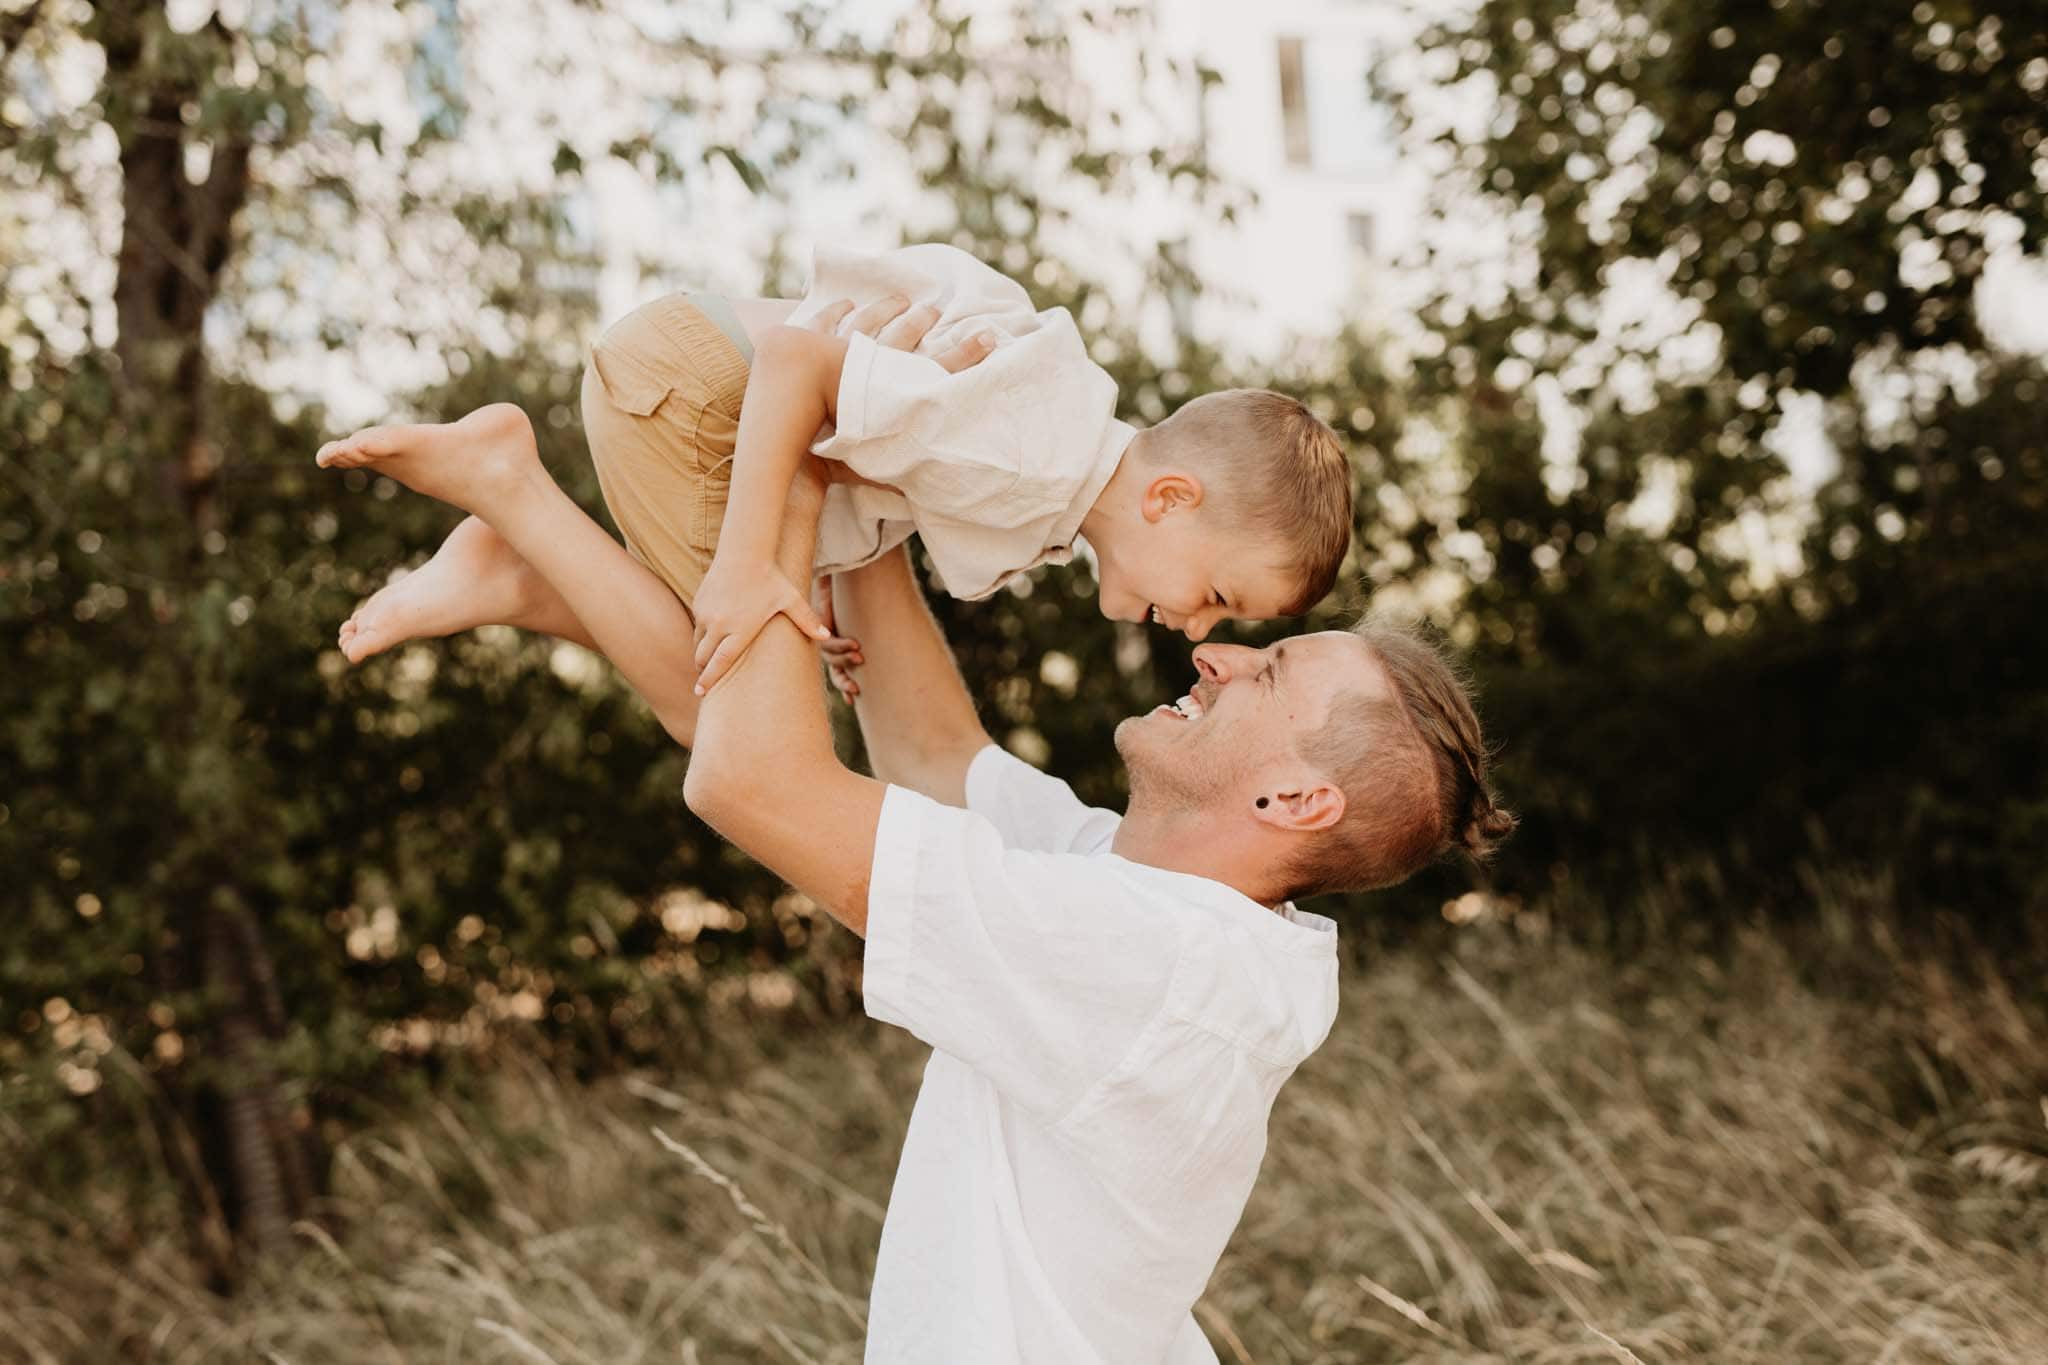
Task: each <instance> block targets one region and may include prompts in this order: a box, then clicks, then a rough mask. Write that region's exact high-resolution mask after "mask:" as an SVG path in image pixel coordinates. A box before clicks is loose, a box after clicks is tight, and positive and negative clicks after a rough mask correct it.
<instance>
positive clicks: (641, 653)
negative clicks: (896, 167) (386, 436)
mask: <svg viewBox="0 0 2048 1365" xmlns="http://www.w3.org/2000/svg"><path fill="white" fill-rule="evenodd" d="M909 344H912V345H914V344H915V341H914V339H913V340H911V342H910V343H909ZM377 463H378V465H379V467H380V468H381V469H382V471H383V472H385V473H387V474H390V475H391V476H392V477H394V478H397V479H399V480H400V481H402V482H404V483H406V484H407V485H408V486H410V487H413V488H415V489H417V490H418V491H421V492H425V493H428V494H430V495H432V496H436V497H440V498H443V499H444V500H446V501H449V502H452V503H454V504H456V505H457V506H459V507H462V508H464V509H466V510H468V511H470V512H472V513H475V514H476V515H477V516H478V517H480V518H481V519H482V520H483V521H484V522H486V523H488V524H489V525H490V526H491V527H492V528H493V529H494V530H495V531H496V532H497V534H498V535H500V536H502V537H503V538H504V540H505V541H506V542H507V543H508V545H509V546H510V547H511V548H512V549H513V550H514V551H516V552H517V553H518V554H519V555H521V556H522V557H523V558H524V559H525V560H526V562H527V563H528V564H530V565H531V566H532V568H533V570H534V571H535V572H536V573H537V574H539V575H540V576H541V577H543V578H545V579H546V580H547V582H548V583H549V584H550V585H552V587H553V588H554V589H555V590H556V591H557V592H559V593H560V595H561V598H562V601H563V602H564V604H565V605H566V607H567V608H568V609H569V610H570V611H572V612H573V613H574V615H575V617H576V618H577V619H578V620H580V622H581V624H582V626H583V627H585V628H586V629H587V631H588V634H589V637H590V638H591V640H592V641H593V642H594V643H595V644H596V645H597V647H598V648H600V649H601V650H602V651H603V652H604V653H605V654H606V655H607V656H608V657H609V658H610V659H611V660H612V662H613V663H614V664H615V665H617V666H618V667H619V668H620V669H621V671H622V672H623V673H624V674H625V675H626V677H627V679H628V680H629V681H630V682H632V683H633V685H634V686H635V687H636V688H637V689H639V690H640V691H641V692H642V694H643V695H644V696H646V697H647V698H648V699H649V701H650V702H651V703H652V704H653V705H654V706H655V708H656V710H657V712H660V713H662V715H663V721H664V724H666V725H668V727H669V728H670V730H671V732H672V733H676V734H678V735H679V736H682V735H688V734H691V733H692V732H694V739H695V754H694V757H693V759H692V762H691V765H690V771H689V775H688V779H687V781H686V783H685V788H684V794H685V797H686V799H687V800H688V802H689V804H690V806H691V808H692V809H693V810H695V811H696V812H698V813H699V814H700V815H701V816H703V817H704V818H705V819H706V820H707V821H709V822H710V823H711V824H712V825H714V826H715V827H716V828H717V829H718V830H719V831H720V832H721V833H722V834H724V835H726V836H727V837H728V838H730V839H731V840H732V841H733V842H734V843H735V844H737V845H739V846H740V847H741V848H743V849H745V850H747V851H748V852H749V853H751V854H752V855H754V856H755V857H756V858H757V859H759V860H760V861H761V862H762V863H764V864H765V865H766V866H768V867H769V868H770V869H772V870H774V871H775V872H777V873H778V874H780V875H781V876H783V877H784V878H785V879H787V880H788V881H789V882H790V883H791V884H793V885H794V886H796V887H797V888H798V889H800V890H802V891H803V892H805V893H807V894H808V895H809V896H811V897H812V899H813V900H815V901H816V902H817V903H818V904H819V905H820V906H821V907H822V908H824V909H825V910H826V911H827V912H829V913H830V914H831V915H832V916H833V917H834V918H836V919H838V920H839V921H840V922H841V923H842V924H844V925H846V927H847V928H849V929H851V930H852V931H853V932H854V933H856V934H860V935H862V936H864V937H865V938H866V939H867V948H866V996H867V1008H868V1011H869V1013H870V1014H872V1015H874V1016H875V1017H876V1018H878V1019H882V1020H884V1021H886V1022H890V1023H895V1024H898V1025H901V1026H903V1027H905V1028H908V1029H910V1030H911V1031H912V1032H914V1033H916V1034H917V1035H918V1036H919V1037H920V1038H922V1039H924V1040H925V1041H926V1042H928V1043H930V1044H931V1045H932V1047H933V1048H934V1054H933V1057H932V1060H931V1063H930V1064H929V1066H928V1067H927V1069H926V1073H925V1078H924V1083H923V1086H922V1088H921V1090H920V1092H919V1095H918V1099H917V1104H916V1107H915V1109H914V1111H913V1114H912V1118H911V1126H910V1132H909V1135H908V1137H907V1138H906V1140H905V1145H904V1154H903V1160H902V1163H901V1165H900V1167H899V1169H898V1173H897V1179H896V1187H895V1190H894V1192H893V1194H892V1195H891V1198H890V1204H889V1212H888V1216H887V1219H886V1221H885V1223H884V1226H883V1232H882V1246H881V1252H880V1256H879V1259H878V1263H877V1266H876V1272H875V1286H874V1295H873V1302H872V1306H871V1309H870V1314H869V1340H868V1348H867V1358H868V1359H869V1360H870V1361H875V1362H888V1363H889V1365H895V1363H896V1362H931V1363H932V1365H958V1363H959V1362H971V1361H972V1362H978V1361H996V1362H1012V1361H1014V1362H1040V1361H1044V1362H1056V1363H1057V1365H1081V1363H1083V1362H1104V1363H1105V1365H1108V1363H1110V1362H1115V1363H1116V1365H1121V1363H1122V1362H1130V1361H1165V1362H1171V1363H1172V1365H1184V1363H1185V1362H1198V1361H1199V1362H1208V1361H1213V1360H1214V1359H1215V1356H1214V1353H1213V1352H1212V1351H1211V1350H1210V1348H1209V1346H1208V1344H1207V1343H1206V1341H1205V1340H1204V1339H1203V1337H1202V1334H1201V1332H1200V1330H1199V1329H1198V1328H1197V1327H1196V1325H1195V1323H1194V1319H1193V1317H1192V1315H1191V1312H1190V1309H1191V1307H1192V1305H1193V1304H1194V1302H1195V1300H1196V1298H1197V1297H1198V1296H1199V1295H1200V1293H1201V1291H1202V1287H1203V1285H1204V1283H1205V1282H1206V1281H1207V1279H1208V1276H1209V1274H1210V1272H1211V1270H1212V1269H1213V1268H1214V1266H1215V1263H1216V1260H1217V1258H1218V1256H1219V1255H1220V1254H1221V1253H1222V1250H1223V1247H1224V1244H1225V1243H1226V1241H1227V1240H1228V1238H1229V1235H1230V1232H1231V1229H1232V1228H1233V1227H1234V1226H1235V1225H1236V1222H1237V1219H1238V1217H1239V1215H1240V1214H1241V1213H1242V1211H1243V1208H1244V1203H1245V1200H1246V1198H1247V1197H1248V1196H1249V1194H1250V1191H1251V1187H1252V1184H1253V1182H1254V1180H1255V1179H1256V1177H1257V1173H1258V1166H1259V1162H1260V1158H1261V1156H1262V1154H1263V1151H1264V1146H1265V1128H1266V1120H1267V1115H1268V1113H1269V1111H1270V1109H1271V1107H1272V1102H1273V1098H1274V1096H1275V1094H1276V1093H1277V1092H1278V1090H1279V1087H1280V1085H1281V1084H1282V1082H1284V1081H1285V1080H1286V1079H1287V1077H1288V1076H1289V1075H1290V1074H1292V1072H1293V1070H1294V1068H1295V1067H1296V1066H1297V1065H1299V1063H1300V1062H1301V1061H1302V1059H1303V1058H1305V1057H1306V1056H1307V1055H1308V1054H1309V1053H1310V1052H1312V1051H1313V1050H1314V1049H1315V1048H1316V1047H1317V1045H1319V1044H1320V1043H1321V1042H1322V1039H1323V1037H1324V1036H1325V1034H1326V1033H1327V1031H1328V1029H1329V1026H1330V1021H1331V1019H1332V1017H1333V1016H1334V1013H1335V1008H1336V978H1337V965H1336V935H1335V932H1334V926H1332V925H1331V923H1330V922H1329V921H1328V920H1327V919H1324V918H1322V917H1320V916H1316V915H1309V914H1304V913H1302V912H1301V911H1298V910H1296V909H1295V908H1294V907H1293V906H1292V905H1291V904H1290V903H1289V901H1290V898H1292V897H1296V896H1303V895H1309V894H1314V893H1317V892H1322V891H1331V890H1340V889H1349V888H1365V887H1372V886H1381V885H1387V884H1390V883H1392V882H1395V881H1399V880H1401V879H1402V878H1404V877H1406V876H1407V875H1409V874H1410V873H1411V872H1413V871H1414V870H1416V869H1417V868H1419V867H1420V866H1422V865H1423V864H1425V863H1427V862H1428V861H1430V860H1431V859H1433V858H1435V857H1436V856H1438V855H1439V854H1440V853H1442V852H1443V851H1445V850H1446V849H1448V848H1451V847H1463V848H1466V849H1468V850H1470V851H1473V852H1484V851H1485V849H1486V847H1487V846H1488V845H1489V843H1490V842H1491V841H1492V840H1494V839H1496V838H1498V837H1500V836H1502V835H1504V834H1505V833H1506V831H1507V829H1508V828H1509V827H1510V825H1511V824H1512V820H1511V818H1510V817H1509V816H1507V815H1506V813H1505V812H1502V811H1500V810H1498V809H1497V808H1496V807H1495V806H1494V805H1493V803H1492V800H1491V798H1490V796H1489V795H1488V793H1487V790H1486V784H1485V758H1484V748H1483V745H1482V743H1481V740H1480V737H1479V731H1478V725H1477V723H1476V721H1475V720H1474V719H1473V716H1472V711H1471V708H1470V706H1469V705H1468V703H1467V702H1466V699H1465V697H1464V694H1463V692H1462V690H1461V689H1460V688H1459V687H1458V685H1457V682H1456V680H1455V679H1454V678H1453V677H1452V675H1451V674H1450V673H1449V672H1448V671H1447V670H1446V669H1445V668H1444V666H1443V665H1442V663H1441V662H1440V661H1439V660H1438V659H1437V658H1436V656H1435V655H1434V654H1433V653H1431V652H1430V651H1429V650H1428V649H1427V648H1426V647H1424V646H1421V645H1419V644H1417V643H1416V642H1414V641H1413V640H1410V639H1408V638H1407V637H1405V636H1401V635H1399V634H1395V633H1390V632H1386V631H1379V630H1364V631H1357V632H1342V631H1337V632H1326V633H1323V634H1318V635H1306V636H1298V637H1296V638H1293V639H1290V640H1287V641H1284V642H1282V643H1280V644H1277V645H1274V646H1272V647H1269V648H1267V649H1262V650H1253V649H1245V648H1240V647H1233V646H1222V645H1204V646H1202V647H1201V648H1199V649H1198V650H1197V651H1196V654H1195V664H1196V669H1197V672H1198V675H1199V676H1198V678H1197V679H1196V681H1195V682H1194V684H1193V686H1192V688H1191V689H1190V692H1189V694H1188V695H1187V696H1185V697H1183V698H1182V699H1181V700H1180V701H1179V702H1177V703H1175V704H1174V705H1172V706H1162V707H1159V708H1156V709H1155V710H1153V711H1152V712H1151V713H1150V714H1148V715H1145V716H1139V717H1133V718H1132V719H1129V720H1126V721H1124V722H1123V723H1122V724H1121V725H1120V726H1119V727H1118V729H1117V732H1116V744H1117V748H1118V750H1119V752H1120V754H1121V755H1122V757H1123V758H1124V761H1125V763H1126V765H1127V767H1128V769H1129V773H1130V787H1131V802H1130V806H1129V808H1128V809H1127V811H1126V812H1125V814H1124V815H1123V816H1122V817H1121V818H1119V817H1118V816H1116V815H1114V814H1113V813H1111V812H1108V811H1102V810H1091V809H1089V808H1088V807H1086V806H1084V805H1082V804H1081V802H1080V801H1079V800H1077V799H1076V798H1075V796H1074V795H1073V793H1072V792H1071V791H1070V790H1069V789H1068V788H1067V787H1066V786H1065V785H1064V784H1062V783H1060V782H1057V781H1055V780H1054V779H1052V778H1050V777H1046V776H1044V775H1042V774H1040V773H1038V772H1036V771H1035V770H1033V769H1031V768H1029V767H1027V766H1026V765H1024V764H1022V763H1021V762H1019V761H1018V760H1016V759H1014V758H1012V757H1010V756H1009V755H1007V754H1005V753H1004V752H1003V751H1001V750H1000V749H998V748H996V747H995V746H994V745H993V744H991V743H990V741H989V738H988V735H987V734H986V733H985V732H984V731H983V729H982V728H981V725H980V723H979V721H978V720H977V719H976V717H975V713H974V708H973V706H972V704H971V702H970V700H969V697H968V694H967V691H966V688H965V687H964V686H963V685H962V683H961V681H960V677H959V674H958V673H957V671H956V670H955V669H954V667H953V664H952V661H951V658H950V656H949V655H948V653H947V650H946V646H945V642H944V639H943V638H942V636H941V635H940V633H939V631H938V629H937V627H936V625H935V624H934V622H933V621H932V619H931V617H930V615H929V614H928V612H927V611H926V610H925V608H924V605H923V602H922V599H921V597H920V596H919V594H918V591H917V588H916V585H915V582H914V580H913V578H912V576H911V573H910V568H909V565H908V562H907V560H906V558H905V557H904V554H903V553H902V552H898V553H896V554H894V555H891V556H889V557H887V558H884V559H882V560H879V561H876V562H875V563H873V564H871V565H868V566H867V567H865V568H863V569H860V570H858V571H857V572H855V573H853V574H849V575H846V576H844V577H843V578H842V579H841V580H840V581H839V582H838V583H837V584H836V585H835V588H834V606H835V612H836V616H837V620H838V624H839V626H840V627H841V629H842V630H844V632H845V633H846V634H847V635H848V636H850V637H852V638H855V639H858V640H861V641H863V642H864V643H865V644H866V645H867V646H868V647H869V648H868V649H866V650H865V651H864V657H865V660H866V661H865V662H864V663H863V664H862V666H861V667H862V674H861V685H860V688H859V696H858V701H857V709H858V714H859V718H860V722H861V725H862V727H863V730H864V733H865V734H866V736H867V739H868V743H869V748H870V752H871V753H872V755H873V757H874V761H875V766H876V774H877V775H876V776H875V777H872V778H871V777H866V776H862V775H860V774H857V773H854V772H851V771H849V770H848V769H847V768H846V767H844V766H843V765H842V764H841V763H840V762H839V760H838V758H837V757H836V756H835V754H834V752H833V749H832V742H831V733H830V729H829V726H828V724H827V720H826V713H825V704H824V698H823V695H822V692H821V689H820V688H819V686H818V672H817V670H818V664H817V655H816V651H815V646H814V645H813V644H812V642H810V641H808V640H806V639H805V638H804V637H803V636H802V635H801V634H799V633H798V631H797V629H796V628H795V627H794V626H793V625H791V624H789V623H788V621H787V618H780V617H779V618H777V619H776V620H775V621H774V622H772V623H771V624H770V626H769V627H768V628H767V629H765V630H764V631H763V632H762V634H761V635H760V636H759V637H758V639H757V641H756V642H755V644H754V645H753V647H752V648H751V649H750V650H749V651H748V653H747V654H746V655H745V656H744V657H743V658H742V659H741V660H740V661H739V663H738V664H737V665H736V666H735V667H734V669H733V670H732V674H731V675H730V676H729V678H728V682H729V683H730V684H734V685H726V684H721V685H720V686H718V687H717V688H714V689H713V690H712V691H711V693H710V695H708V696H706V697H705V698H703V699H702V700H701V702H697V701H695V699H694V698H691V697H688V696H686V695H680V694H679V690H678V689H677V688H676V687H675V686H674V685H673V683H672V674H671V673H670V672H668V671H666V665H667V663H669V662H670V661H671V658H672V653H673V649H674V647H675V646H674V642H673V641H672V640H669V639H667V638H666V636H667V635H669V634H672V632H666V631H663V630H660V629H654V628H652V627H653V624H654V623H656V622H659V621H662V620H666V619H667V618H668V617H669V616H670V615H672V613H673V603H674V598H673V596H672V595H671V594H669V593H668V590H667V588H666V587H665V586H664V585H663V584H662V583H661V582H660V580H659V579H657V578H655V577H654V576H653V574H652V573H651V572H650V571H649V570H647V569H646V568H645V567H644V566H642V565H640V564H638V563H636V562H635V561H634V560H633V559H631V558H630V557H629V556H628V555H627V554H626V553H625V551H623V550H622V549H621V548H620V547H619V546H618V545H617V544H616V543H615V542H613V541H612V540H611V539H610V538H609V537H608V536H606V535H605V534H604V532H603V531H602V530H600V529H599V528H598V527H597V526H596V524H595V523H593V522H591V521H590V519H589V518H588V517H587V516H585V515H584V514H583V513H582V511H581V510H580V509H578V508H577V507H576V506H575V505H574V504H573V503H572V502H570V501H569V500H568V499H567V497H566V496H564V495H563V494H562V492H561V490H560V489H559V488H557V487H556V486H555V485H554V483H553V482H552V481H551V480H550V479H549V478H548V476H547V474H546V472H545V471H544V470H543V469H542V468H541V466H540V463H539V461H538V458H537V457H536V456H535V454H534V452H533V449H532V443H531V440H530V438H529V439H527V440H525V441H524V442H520V441H515V440H507V441H503V442H495V443H492V444H490V445H488V446H487V447H472V448H469V449H466V450H463V451H460V452H455V451H451V450H449V449H446V448H443V447H436V446H431V445H429V446H421V447H407V448H404V449H398V450H394V451H392V452H391V453H390V454H388V455H382V456H379V457H378V459H377ZM822 498H823V483H822V479H821V478H820V476H818V475H817V473H816V471H815V470H813V471H810V472H809V474H808V476H807V477H806V478H805V479H804V480H802V481H801V483H800V487H799V488H798V490H797V493H796V495H795V496H794V497H793V498H792V502H791V515H790V519H789V522H788V524H787V526H786V527H785V531H784V535H783V539H782V544H781V547H780V555H779V560H778V562H779V564H780V566H781V568H782V570H783V572H784V573H786V574H788V575H789V576H790V577H791V578H792V579H793V580H796V581H801V580H802V579H803V578H804V577H805V576H806V573H807V570H808V567H809V565H810V564H811V562H812V550H813V544H812V542H813V539H814V536H815V533H816V520H817V511H818V507H819V505H820V504H821V502H822ZM740 675H745V676H744V677H741V676H740ZM693 709H694V714H691V712H692V711H693Z"/></svg>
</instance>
